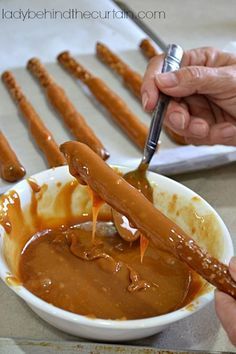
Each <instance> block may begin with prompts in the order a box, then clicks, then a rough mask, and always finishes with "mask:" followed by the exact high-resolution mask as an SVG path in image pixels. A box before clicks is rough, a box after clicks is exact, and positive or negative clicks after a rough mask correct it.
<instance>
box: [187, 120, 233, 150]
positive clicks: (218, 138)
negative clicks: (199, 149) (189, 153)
mask: <svg viewBox="0 0 236 354" xmlns="http://www.w3.org/2000/svg"><path fill="white" fill-rule="evenodd" d="M186 142H187V143H188V144H193V145H215V144H221V145H227V146H236V126H235V125H234V124H232V123H229V122H224V123H219V124H215V125H213V126H212V127H210V129H209V133H208V135H207V136H206V137H202V138H201V137H194V136H190V135H189V136H188V137H186Z"/></svg>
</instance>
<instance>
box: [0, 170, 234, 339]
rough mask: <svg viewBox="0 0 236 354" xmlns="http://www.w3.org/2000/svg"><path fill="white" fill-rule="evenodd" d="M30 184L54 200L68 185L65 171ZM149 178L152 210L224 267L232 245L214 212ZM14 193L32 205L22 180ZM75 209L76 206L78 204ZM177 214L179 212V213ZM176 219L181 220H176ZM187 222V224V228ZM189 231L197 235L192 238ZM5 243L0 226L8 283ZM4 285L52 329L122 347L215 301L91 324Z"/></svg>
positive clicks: (176, 187)
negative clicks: (42, 187)
mask: <svg viewBox="0 0 236 354" xmlns="http://www.w3.org/2000/svg"><path fill="white" fill-rule="evenodd" d="M119 170H121V171H122V172H124V173H125V172H127V171H128V170H129V169H128V168H125V167H119ZM33 178H34V179H35V180H36V181H37V183H38V184H39V185H42V184H44V183H47V184H48V187H49V188H48V191H49V192H50V191H52V193H54V197H55V193H56V188H55V186H56V184H57V182H61V183H62V185H63V184H65V183H67V182H68V181H70V180H72V177H71V175H70V174H69V172H68V168H67V167H66V166H63V167H58V168H55V169H51V170H46V171H43V172H41V173H38V174H36V175H34V176H33ZM148 178H149V181H150V182H151V183H152V184H153V186H154V204H155V205H156V206H158V208H160V209H161V210H162V211H163V212H164V213H165V214H167V215H168V216H169V217H171V218H172V219H173V220H175V221H176V222H177V223H178V224H180V226H181V227H182V228H183V229H184V230H185V231H186V232H188V233H189V234H190V235H191V236H192V237H193V238H195V239H196V238H197V239H198V242H199V243H200V244H201V246H202V247H205V248H207V249H210V251H211V253H213V254H214V255H215V256H217V257H218V258H220V259H221V260H222V261H223V262H225V263H228V261H229V259H230V258H231V257H232V255H233V245H232V241H231V238H230V235H229V232H228V230H227V228H226V226H225V224H224V223H223V221H222V219H221V218H220V216H219V215H218V214H217V213H216V211H215V210H214V209H213V208H212V207H211V206H210V205H209V204H208V203H207V202H206V201H204V200H203V199H202V198H201V197H199V196H198V195H197V194H196V193H194V192H193V191H191V190H190V189H188V188H186V187H185V186H183V185H181V184H179V183H177V182H175V181H173V180H171V179H169V178H166V177H163V176H161V175H158V174H156V173H151V172H150V173H148ZM12 189H13V190H15V191H16V192H17V193H18V195H19V196H20V201H21V205H22V208H24V207H26V206H27V205H28V204H29V203H30V200H31V193H32V190H31V188H30V186H29V184H28V182H27V181H26V180H23V181H22V182H20V183H18V184H16V185H15V186H14V187H13V188H12ZM173 195H174V196H175V197H173ZM176 196H177V201H176ZM174 200H175V202H174V204H173V201H174ZM77 203H79V200H78V199H77ZM44 204H45V203H44ZM46 204H48V203H46ZM49 204H50V203H49ZM47 207H48V205H47ZM65 208H66V205H65ZM177 211H180V213H178V212H177ZM177 214H180V215H179V216H177ZM202 216H203V217H205V218H206V220H208V221H207V222H206V225H205V224H204V222H203V220H204V218H202ZM194 217H196V225H194V228H195V230H194V229H193V223H194V222H195V221H194V220H193V219H194ZM190 219H191V224H190V223H189V220H190ZM206 227H207V228H208V229H209V232H208V230H206ZM193 230H194V231H195V232H194V234H192V232H193ZM196 235H197V236H196ZM30 236H31V235H29V238H30ZM6 239H7V235H6V234H5V233H4V230H3V228H2V227H1V226H0V276H1V278H2V280H3V281H4V282H6V277H7V276H9V274H13V275H14V271H12V267H11V269H10V266H9V265H8V264H7V262H6V259H5V256H4V247H3V244H4V242H5V241H6ZM211 247H213V248H211ZM12 261H14V260H12ZM6 284H7V285H8V286H10V287H11V289H12V290H13V291H14V292H15V293H16V294H17V295H18V296H20V297H21V298H22V299H23V300H24V301H25V302H26V303H27V304H28V305H29V306H30V307H31V308H32V310H33V311H35V312H36V313H37V314H38V315H39V316H40V317H41V318H43V319H44V320H45V321H47V322H48V323H50V324H52V325H53V326H55V327H57V328H59V329H61V330H62V331H65V332H68V333H70V334H73V335H77V336H81V337H85V338H90V339H94V340H104V341H125V340H133V339H138V338H142V337H146V336H150V335H153V334H155V333H157V332H160V331H162V330H163V329H164V328H166V327H168V325H170V324H171V323H174V322H176V321H178V320H181V319H183V318H185V317H187V316H191V315H192V314H193V313H194V312H196V311H198V310H199V309H201V308H202V307H203V306H205V305H206V304H207V303H209V302H210V301H211V300H212V299H213V288H210V289H209V288H208V291H207V292H206V293H203V294H202V295H200V296H198V297H197V298H196V299H195V300H194V301H193V302H192V303H191V304H190V306H189V305H188V306H186V307H184V308H181V309H179V310H177V311H174V312H172V313H168V314H166V315H162V316H157V317H152V318H147V319H140V320H128V321H118V320H117V321H114V320H103V319H91V318H87V317H85V316H80V315H77V314H73V313H71V312H67V311H64V310H62V309H60V308H57V307H55V306H53V305H51V304H48V303H46V302H45V301H43V300H41V299H40V298H38V297H36V296H35V295H33V294H32V293H30V292H29V291H28V290H27V289H25V288H24V287H23V286H21V285H20V286H13V285H12V286H11V285H9V283H8V282H6ZM78 296H79V294H78ZM8 311H11V309H8Z"/></svg>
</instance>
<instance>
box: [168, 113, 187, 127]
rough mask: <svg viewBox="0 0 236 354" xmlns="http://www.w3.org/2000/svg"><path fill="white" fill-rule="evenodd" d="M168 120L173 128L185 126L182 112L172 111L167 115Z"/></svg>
mask: <svg viewBox="0 0 236 354" xmlns="http://www.w3.org/2000/svg"><path fill="white" fill-rule="evenodd" d="M169 121H170V123H171V125H172V126H173V128H175V129H178V130H183V129H184V127H185V118H184V115H183V113H180V112H173V113H171V114H170V115H169Z"/></svg>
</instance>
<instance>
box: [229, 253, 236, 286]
mask: <svg viewBox="0 0 236 354" xmlns="http://www.w3.org/2000/svg"><path fill="white" fill-rule="evenodd" d="M229 271H230V274H231V276H232V278H233V279H234V280H235V281H236V257H235V256H234V257H232V258H231V261H230V263H229Z"/></svg>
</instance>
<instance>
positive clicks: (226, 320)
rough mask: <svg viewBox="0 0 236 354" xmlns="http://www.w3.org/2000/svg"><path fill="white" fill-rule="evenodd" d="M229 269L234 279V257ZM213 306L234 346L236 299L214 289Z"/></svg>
mask: <svg viewBox="0 0 236 354" xmlns="http://www.w3.org/2000/svg"><path fill="white" fill-rule="evenodd" d="M229 270H230V273H231V275H232V277H233V279H234V280H236V257H233V258H232V259H231V262H230V265H229ZM215 308H216V313H217V315H218V317H219V319H220V321H221V323H222V325H223V327H224V329H225V330H226V332H227V334H228V336H229V339H230V340H231V342H232V343H233V345H235V346H236V301H235V300H234V299H233V298H232V297H231V296H229V295H227V294H225V293H222V292H220V291H218V290H216V294H215Z"/></svg>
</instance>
